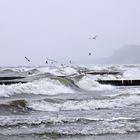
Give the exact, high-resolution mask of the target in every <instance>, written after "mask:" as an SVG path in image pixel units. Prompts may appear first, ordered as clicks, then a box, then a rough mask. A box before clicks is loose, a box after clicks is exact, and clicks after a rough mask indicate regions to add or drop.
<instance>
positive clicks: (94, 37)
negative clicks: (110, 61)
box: [89, 35, 98, 40]
mask: <svg viewBox="0 0 140 140" xmlns="http://www.w3.org/2000/svg"><path fill="white" fill-rule="evenodd" d="M97 37H98V36H97V35H95V36H93V37H90V38H89V39H94V40H96V38H97Z"/></svg>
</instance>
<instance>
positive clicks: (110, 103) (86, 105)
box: [28, 95, 140, 111]
mask: <svg viewBox="0 0 140 140" xmlns="http://www.w3.org/2000/svg"><path fill="white" fill-rule="evenodd" d="M133 104H140V96H137V95H134V96H128V97H118V98H115V99H111V100H82V101H65V102H63V103H50V102H47V101H44V100H43V101H32V102H30V103H29V105H28V106H29V107H30V108H32V109H34V110H41V111H60V110H94V109H98V108H102V109H104V108H120V107H125V106H129V105H133Z"/></svg>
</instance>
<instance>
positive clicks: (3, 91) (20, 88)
mask: <svg viewBox="0 0 140 140" xmlns="http://www.w3.org/2000/svg"><path fill="white" fill-rule="evenodd" d="M61 93H74V90H73V89H72V88H70V87H67V86H65V85H63V84H62V83H61V82H60V81H58V80H52V79H49V78H45V79H41V80H37V81H34V82H28V83H26V84H14V85H9V86H6V85H1V86H0V97H9V96H11V95H14V94H36V95H38V94H41V95H56V94H61Z"/></svg>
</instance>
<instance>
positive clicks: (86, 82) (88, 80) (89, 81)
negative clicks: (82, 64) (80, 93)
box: [76, 75, 115, 91]
mask: <svg viewBox="0 0 140 140" xmlns="http://www.w3.org/2000/svg"><path fill="white" fill-rule="evenodd" d="M96 79H98V78H97V76H91V75H87V76H84V77H83V78H82V79H81V80H80V81H78V82H77V83H76V84H77V85H78V86H79V87H80V88H82V89H85V90H88V91H90V90H112V89H114V88H115V87H113V86H111V85H101V84H99V83H98V82H97V81H96Z"/></svg>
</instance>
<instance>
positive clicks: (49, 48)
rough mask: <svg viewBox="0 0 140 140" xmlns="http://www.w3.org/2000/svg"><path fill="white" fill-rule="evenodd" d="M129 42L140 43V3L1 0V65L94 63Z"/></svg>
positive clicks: (133, 0) (125, 0) (129, 0)
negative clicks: (49, 60)
mask: <svg viewBox="0 0 140 140" xmlns="http://www.w3.org/2000/svg"><path fill="white" fill-rule="evenodd" d="M94 35H98V36H99V37H98V38H97V40H96V41H95V40H91V39H89V37H91V36H94ZM127 44H134V45H140V0H0V52H1V53H0V65H12V66H15V65H31V64H33V65H44V63H45V60H46V58H52V59H56V60H59V61H60V62H61V61H69V60H81V59H83V60H84V59H87V58H88V57H89V56H88V53H89V52H92V55H91V56H90V57H91V58H93V59H94V58H95V57H104V56H110V55H112V53H113V51H114V50H116V49H118V48H120V47H122V46H124V45H127ZM24 56H27V57H29V58H30V59H31V61H32V62H31V64H28V62H26V60H25V58H24Z"/></svg>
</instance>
